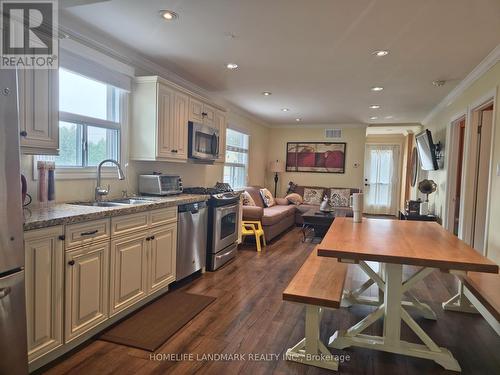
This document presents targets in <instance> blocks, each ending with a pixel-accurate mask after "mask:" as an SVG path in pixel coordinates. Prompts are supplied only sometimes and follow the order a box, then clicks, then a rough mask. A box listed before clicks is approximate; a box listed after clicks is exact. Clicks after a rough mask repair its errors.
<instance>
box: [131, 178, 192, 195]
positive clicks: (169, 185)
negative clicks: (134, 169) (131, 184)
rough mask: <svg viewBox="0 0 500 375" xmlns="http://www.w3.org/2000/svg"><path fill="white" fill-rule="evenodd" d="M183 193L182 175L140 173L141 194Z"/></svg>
mask: <svg viewBox="0 0 500 375" xmlns="http://www.w3.org/2000/svg"><path fill="white" fill-rule="evenodd" d="M180 193H182V180H181V177H180V176H176V175H168V174H141V175H139V194H141V195H174V194H180Z"/></svg>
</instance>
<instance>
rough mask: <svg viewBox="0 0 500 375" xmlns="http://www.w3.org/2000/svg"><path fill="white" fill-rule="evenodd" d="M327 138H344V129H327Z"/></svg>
mask: <svg viewBox="0 0 500 375" xmlns="http://www.w3.org/2000/svg"><path fill="white" fill-rule="evenodd" d="M325 138H342V129H325Z"/></svg>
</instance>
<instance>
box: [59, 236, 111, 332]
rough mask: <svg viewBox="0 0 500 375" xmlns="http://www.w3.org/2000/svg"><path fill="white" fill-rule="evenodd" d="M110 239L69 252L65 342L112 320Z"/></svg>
mask: <svg viewBox="0 0 500 375" xmlns="http://www.w3.org/2000/svg"><path fill="white" fill-rule="evenodd" d="M108 291H109V240H107V241H104V242H101V243H98V244H89V245H86V246H82V247H79V248H76V249H74V250H71V251H68V252H66V273H65V314H64V315H65V331H64V337H65V342H70V341H71V340H73V339H75V338H76V337H78V336H80V335H81V334H83V333H85V332H87V331H88V330H90V329H91V328H93V327H95V326H97V325H98V324H99V323H101V322H103V321H105V320H106V319H107V318H108Z"/></svg>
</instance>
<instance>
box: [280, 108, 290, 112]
mask: <svg viewBox="0 0 500 375" xmlns="http://www.w3.org/2000/svg"><path fill="white" fill-rule="evenodd" d="M281 110H282V111H283V112H288V111H289V109H288V108H281Z"/></svg>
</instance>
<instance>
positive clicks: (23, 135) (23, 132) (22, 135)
mask: <svg viewBox="0 0 500 375" xmlns="http://www.w3.org/2000/svg"><path fill="white" fill-rule="evenodd" d="M19 135H20V136H21V137H27V136H28V132H27V131H26V130H22V131H21V132H20V133H19Z"/></svg>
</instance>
